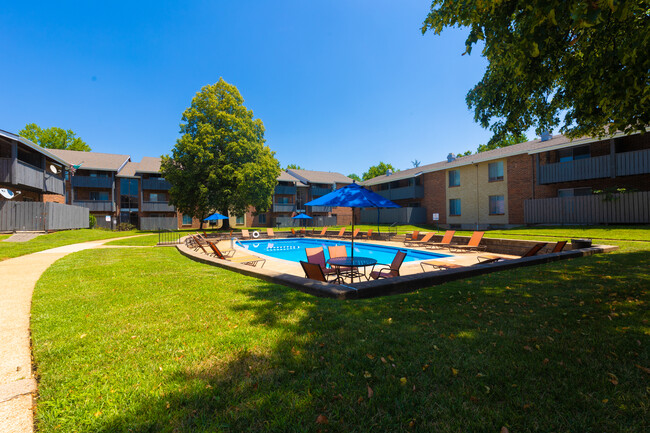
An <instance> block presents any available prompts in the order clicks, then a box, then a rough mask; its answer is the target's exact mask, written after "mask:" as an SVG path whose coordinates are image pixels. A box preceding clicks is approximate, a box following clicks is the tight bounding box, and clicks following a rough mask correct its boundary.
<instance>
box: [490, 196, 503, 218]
mask: <svg viewBox="0 0 650 433" xmlns="http://www.w3.org/2000/svg"><path fill="white" fill-rule="evenodd" d="M505 213H506V206H505V200H504V199H503V196H502V195H491V196H490V215H505Z"/></svg>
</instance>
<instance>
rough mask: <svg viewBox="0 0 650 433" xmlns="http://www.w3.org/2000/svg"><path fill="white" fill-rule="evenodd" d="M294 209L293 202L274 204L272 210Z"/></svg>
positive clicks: (289, 210)
mask: <svg viewBox="0 0 650 433" xmlns="http://www.w3.org/2000/svg"><path fill="white" fill-rule="evenodd" d="M295 210H296V205H295V204H274V205H273V212H293V211H295Z"/></svg>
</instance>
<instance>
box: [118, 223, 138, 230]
mask: <svg viewBox="0 0 650 433" xmlns="http://www.w3.org/2000/svg"><path fill="white" fill-rule="evenodd" d="M115 230H117V231H118V232H128V231H130V230H135V226H134V225H133V224H129V223H119V224H118V225H117V227H115Z"/></svg>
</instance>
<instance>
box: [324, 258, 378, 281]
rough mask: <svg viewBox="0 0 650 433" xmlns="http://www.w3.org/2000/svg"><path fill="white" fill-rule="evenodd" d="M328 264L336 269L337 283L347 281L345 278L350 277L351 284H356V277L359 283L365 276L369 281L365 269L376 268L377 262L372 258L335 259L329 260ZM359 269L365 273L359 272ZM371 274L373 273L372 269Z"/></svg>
mask: <svg viewBox="0 0 650 433" xmlns="http://www.w3.org/2000/svg"><path fill="white" fill-rule="evenodd" d="M327 263H329V265H330V266H332V267H333V268H336V275H337V277H336V280H337V281H345V280H344V279H343V277H344V276H349V277H350V284H352V283H354V277H359V281H361V276H362V275H363V276H364V277H366V280H368V276H367V275H366V272H365V268H366V267H368V266H372V267H373V268H374V267H375V265H376V264H377V260H375V259H371V258H370V257H334V258H332V259H329V260H328V261H327ZM359 268H363V270H364V272H359ZM341 271H343V272H341ZM370 272H372V269H371V270H370Z"/></svg>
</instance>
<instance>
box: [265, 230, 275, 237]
mask: <svg viewBox="0 0 650 433" xmlns="http://www.w3.org/2000/svg"><path fill="white" fill-rule="evenodd" d="M266 236H267V237H269V238H274V237H275V232H274V231H273V229H272V228H268V229H266Z"/></svg>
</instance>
